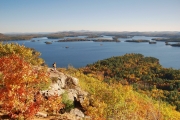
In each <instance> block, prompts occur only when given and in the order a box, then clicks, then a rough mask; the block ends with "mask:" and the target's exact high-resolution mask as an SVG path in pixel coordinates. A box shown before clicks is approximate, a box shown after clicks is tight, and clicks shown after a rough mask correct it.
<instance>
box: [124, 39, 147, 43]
mask: <svg viewBox="0 0 180 120" xmlns="http://www.w3.org/2000/svg"><path fill="white" fill-rule="evenodd" d="M126 42H136V43H140V42H150V41H149V40H126Z"/></svg>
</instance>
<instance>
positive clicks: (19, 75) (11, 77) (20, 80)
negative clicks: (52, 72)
mask: <svg viewBox="0 0 180 120" xmlns="http://www.w3.org/2000/svg"><path fill="white" fill-rule="evenodd" d="M0 73H1V77H0V93H1V94H0V98H1V100H0V101H1V102H2V103H3V105H2V108H3V109H4V110H6V111H7V113H8V114H9V115H11V116H12V117H14V118H23V119H24V118H30V117H32V116H34V114H36V112H37V110H38V109H39V106H40V103H41V102H40V101H41V99H40V95H37V93H38V91H39V86H38V84H39V83H41V82H45V81H46V80H47V79H48V74H47V73H46V72H45V71H43V70H35V69H33V67H32V66H31V65H30V64H29V63H27V62H25V60H24V59H23V58H21V57H19V56H17V55H11V56H5V57H1V58H0Z"/></svg>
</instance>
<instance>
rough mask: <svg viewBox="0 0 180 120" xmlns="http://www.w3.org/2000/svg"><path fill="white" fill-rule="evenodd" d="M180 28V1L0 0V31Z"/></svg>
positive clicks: (174, 29) (165, 29)
mask: <svg viewBox="0 0 180 120" xmlns="http://www.w3.org/2000/svg"><path fill="white" fill-rule="evenodd" d="M72 30H74V31H76V30H90V31H119V32H121V31H180V0H0V33H11V32H21V33H27V32H29V33H30V32H58V31H72Z"/></svg>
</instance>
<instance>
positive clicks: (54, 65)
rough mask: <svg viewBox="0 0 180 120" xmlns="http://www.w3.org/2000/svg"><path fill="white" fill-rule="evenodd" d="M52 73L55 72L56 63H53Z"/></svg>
mask: <svg viewBox="0 0 180 120" xmlns="http://www.w3.org/2000/svg"><path fill="white" fill-rule="evenodd" d="M53 68H54V71H56V62H54V63H53Z"/></svg>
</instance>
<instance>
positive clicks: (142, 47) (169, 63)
mask: <svg viewBox="0 0 180 120" xmlns="http://www.w3.org/2000/svg"><path fill="white" fill-rule="evenodd" d="M80 37H81V38H83V37H85V36H80ZM72 38H73V37H72ZM104 38H106V39H111V38H112V37H111V36H104ZM152 38H153V37H145V36H134V37H133V38H121V39H119V40H121V42H117V43H116V42H92V41H88V42H56V41H57V40H58V39H47V38H33V40H35V41H36V42H31V41H27V40H26V41H25V40H23V41H9V42H16V43H19V44H24V45H25V46H27V47H31V48H34V49H36V50H37V51H39V52H41V53H42V55H41V57H42V58H43V59H44V60H45V62H46V64H48V66H50V67H51V66H52V64H53V63H54V62H56V63H57V67H67V66H68V65H72V66H73V67H75V68H79V67H84V66H86V65H87V64H91V63H94V62H96V61H98V60H102V59H106V58H109V57H112V56H121V55H124V54H126V53H141V54H143V55H144V56H151V57H156V58H158V59H159V61H160V64H161V65H162V66H163V67H166V68H170V67H172V68H175V69H180V63H179V62H180V47H171V46H166V45H165V43H164V42H157V43H156V44H149V43H132V42H124V41H125V40H130V39H146V40H151V39H152ZM46 41H50V42H52V44H45V43H44V42H46ZM66 47H68V48H66Z"/></svg>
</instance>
